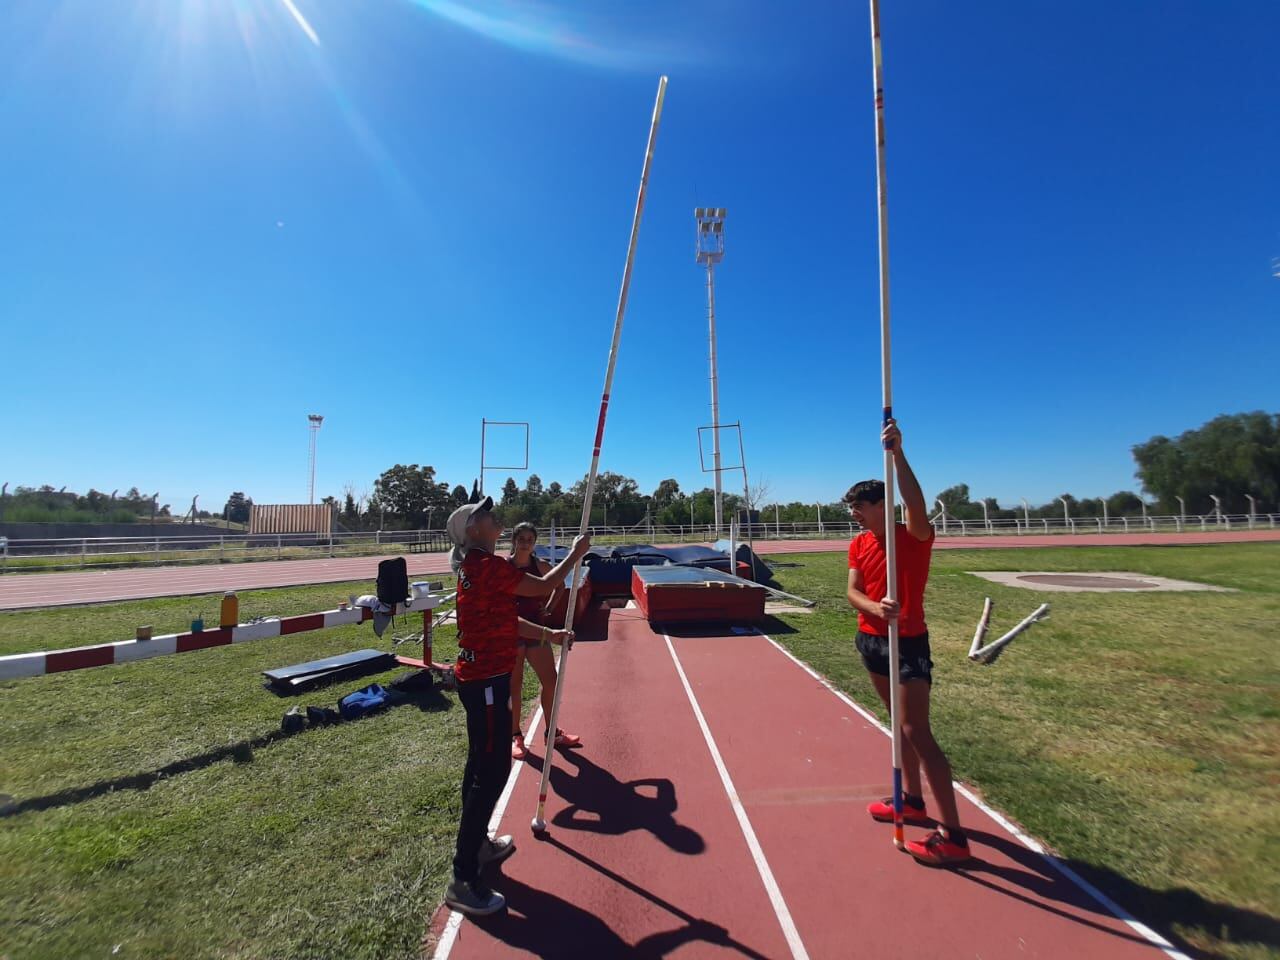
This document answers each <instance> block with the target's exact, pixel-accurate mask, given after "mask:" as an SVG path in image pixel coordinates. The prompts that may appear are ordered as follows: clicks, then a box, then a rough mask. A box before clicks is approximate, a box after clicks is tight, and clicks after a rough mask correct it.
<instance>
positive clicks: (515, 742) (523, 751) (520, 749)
mask: <svg viewBox="0 0 1280 960" xmlns="http://www.w3.org/2000/svg"><path fill="white" fill-rule="evenodd" d="M528 755H529V750H528V749H527V748H526V747H525V745H524V734H523V733H516V734H512V737H511V759H512V760H523V759H524V758H525V757H526V756H528Z"/></svg>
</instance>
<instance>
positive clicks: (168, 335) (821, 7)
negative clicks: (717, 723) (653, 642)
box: [0, 0, 1280, 508]
mask: <svg viewBox="0 0 1280 960" xmlns="http://www.w3.org/2000/svg"><path fill="white" fill-rule="evenodd" d="M883 35H884V43H885V59H886V102H887V107H886V111H887V114H886V115H887V124H888V145H889V210H890V237H891V248H892V291H893V303H894V342H895V358H894V365H895V407H896V409H897V411H898V413H899V416H900V419H901V421H902V424H903V428H904V431H905V435H906V442H907V450H908V453H909V454H910V455H911V456H912V459H913V461H914V462H915V464H916V467H917V472H918V473H919V474H920V476H921V479H922V481H923V483H924V485H925V487H926V489H927V490H929V491H931V492H936V491H938V490H940V489H941V488H943V487H945V486H948V485H950V484H952V483H956V482H967V483H969V484H970V486H971V488H972V490H973V493H974V494H975V495H993V496H997V497H999V498H1000V499H1001V500H1002V501H1008V502H1011V503H1016V502H1017V498H1019V497H1021V496H1027V497H1029V498H1031V499H1032V500H1033V501H1038V500H1047V499H1049V498H1050V497H1052V496H1054V495H1056V494H1058V493H1061V492H1063V491H1066V490H1070V491H1071V492H1073V493H1076V494H1077V495H1080V496H1090V495H1099V494H1109V493H1111V492H1113V491H1115V490H1117V489H1120V488H1125V487H1131V486H1133V479H1132V461H1131V458H1130V456H1129V447H1130V446H1131V445H1132V444H1133V443H1135V442H1138V441H1141V440H1144V439H1146V438H1147V437H1149V436H1151V435H1152V434H1155V433H1178V432H1180V431H1182V430H1184V429H1187V428H1190V427H1195V426H1198V425H1199V424H1201V423H1202V422H1204V421H1205V420H1207V419H1209V418H1211V417H1212V416H1214V415H1216V414H1218V413H1221V412H1236V411H1242V410H1252V409H1259V408H1264V409H1268V410H1272V411H1274V410H1276V409H1277V403H1276V401H1277V398H1278V397H1280V388H1278V387H1277V383H1278V382H1280V378H1277V375H1276V371H1277V361H1280V337H1277V335H1276V321H1277V319H1278V318H1280V280H1278V279H1273V278H1272V277H1271V275H1270V273H1271V269H1270V264H1271V259H1272V258H1273V257H1277V256H1280V176H1277V169H1278V168H1277V158H1278V157H1280V119H1278V118H1280V108H1278V107H1277V99H1276V98H1277V90H1280V57H1278V56H1276V40H1275V38H1276V37H1277V36H1280V6H1278V5H1276V4H1275V3H1272V2H1269V0H1251V2H1242V0H1222V2H1216V3H1213V4H1209V3H1203V2H1177V0H1165V2H1155V0H1151V2H1137V0H1126V2H1123V3H1115V2H1107V3H1103V2H1081V3H1072V4H1067V3H1026V2H1013V0H1002V2H992V3H977V4H955V3H945V2H941V0H928V2H895V0H885V6H884V11H883ZM869 59H870V57H869V40H868V26H867V14H866V11H865V9H864V8H863V6H862V5H861V4H854V5H852V6H849V5H846V4H839V3H832V4H823V3H814V4H788V5H765V4H757V5H749V4H743V3H731V2H727V0H720V2H692V3H690V2H685V3H675V2H668V0H652V2H649V3H645V4H636V3H621V2H604V0H601V2H597V3H593V4H564V5H557V4H552V3H540V2H530V3H513V2H492V3H472V2H467V0H362V2H361V3H359V4H352V3H348V2H339V0H108V2H104V3H100V4H84V3H74V2H62V0H10V2H8V3H6V4H4V5H3V8H2V9H0V124H2V129H3V130H4V143H5V149H4V155H3V164H2V167H0V168H2V169H3V170H4V180H5V187H4V189H3V191H0V263H3V270H2V271H0V322H2V323H3V327H4V341H3V342H4V343H5V344H6V347H7V349H6V351H5V354H6V355H5V362H4V364H3V371H4V374H3V375H4V381H5V382H4V389H3V390H2V391H0V426H2V428H3V430H2V434H3V446H0V481H3V480H8V481H10V482H11V483H13V484H17V483H23V484H38V483H44V482H48V483H52V484H54V485H56V486H62V485H63V484H66V485H68V486H70V487H71V488H73V489H84V488H87V487H89V486H90V485H93V486H97V487H99V488H100V489H107V490H110V489H112V488H114V487H121V488H125V487H128V486H131V485H133V484H137V485H139V486H141V487H145V488H147V490H148V492H149V491H150V490H153V489H159V490H160V491H162V497H163V499H164V500H166V501H169V502H172V503H174V504H175V505H178V504H181V503H183V502H189V500H190V497H191V496H192V495H193V494H195V493H199V494H201V503H202V505H204V506H209V507H214V508H217V507H219V506H220V505H221V503H222V502H223V500H224V499H225V497H226V495H227V493H228V492H230V491H231V490H232V489H242V490H245V491H247V492H248V493H249V494H250V495H251V496H253V497H254V498H255V500H257V501H259V502H297V501H302V500H305V498H306V479H307V478H306V462H307V460H306V455H307V428H306V414H307V413H310V412H319V413H322V414H324V415H325V417H326V420H325V425H324V428H323V431H322V433H321V436H320V443H319V468H318V478H317V487H318V490H319V492H320V493H328V492H331V493H334V494H338V493H340V491H341V488H342V486H343V485H344V484H345V483H347V482H351V483H354V484H355V486H356V487H357V489H360V488H368V487H370V486H371V485H372V481H373V479H374V478H375V477H376V476H377V475H378V474H379V473H380V472H381V470H383V469H384V468H386V467H388V466H390V465H391V464H393V463H396V462H402V463H409V462H416V463H430V464H433V465H434V466H436V468H437V469H438V470H439V472H440V474H441V476H442V477H443V478H446V479H449V480H450V481H451V482H465V483H470V481H471V479H472V478H473V477H474V476H475V474H476V469H477V465H478V459H479V435H480V420H481V418H482V417H488V418H490V419H498V420H529V421H531V422H532V425H533V444H532V464H531V465H532V467H533V469H534V470H535V471H536V472H537V473H539V474H540V475H541V476H542V477H543V479H544V481H549V480H551V479H560V480H562V481H566V482H567V481H572V480H573V479H574V478H576V477H580V476H581V475H582V474H583V473H585V472H586V469H587V466H588V458H589V454H590V441H591V439H592V435H593V432H594V423H595V416H596V409H597V404H598V400H599V393H600V387H601V382H602V379H603V375H604V362H605V359H606V353H607V349H608V342H609V336H610V328H611V324H612V319H613V313H614V307H615V303H616V299H617V291H618V283H619V279H620V276H621V270H622V265H623V259H624V255H625V251H626V240H627V235H628V230H629V227H630V217H631V212H632V207H633V204H634V199H635V190H636V185H637V182H638V177H639V170H640V162H641V159H642V151H643V146H644V139H645V135H646V132H647V124H648V120H649V115H650V110H651V107H652V102H653V96H654V92H655V89H656V83H657V77H658V75H659V74H660V73H666V74H668V75H669V76H670V78H671V79H670V86H669V88H668V93H667V101H666V111H665V114H664V117H663V123H662V129H661V133H660V135H659V139H658V147H657V155H656V158H655V162H654V169H653V176H652V180H651V185H650V193H649V200H648V206H647V209H646V214H645V220H644V224H643V227H642V230H641V236H640V246H639V252H638V255H637V258H636V264H635V274H634V280H633V284H632V291H631V302H630V307H629V311H628V314H627V322H626V327H625V330H624V333H623V342H622V350H621V356H620V361H619V367H618V373H617V379H616V382H615V389H614V402H613V405H612V406H611V408H610V419H609V425H608V431H607V434H606V438H605V451H604V457H603V462H602V466H603V468H605V469H611V470H616V471H619V472H622V473H626V474H630V475H632V476H635V477H636V478H637V479H638V480H639V481H640V482H641V485H642V487H643V488H644V489H646V490H651V489H652V488H653V487H654V486H656V484H657V483H658V481H659V480H661V479H662V478H664V477H668V476H674V477H676V478H677V479H678V480H680V482H681V484H682V486H685V487H689V486H696V487H701V486H703V485H704V483H705V478H703V477H702V476H700V475H699V473H698V450H697V439H696V433H695V431H696V428H697V427H698V426H699V425H701V424H704V423H706V422H707V421H708V419H709V411H708V390H707V380H706V376H707V371H706V332H705V323H706V319H705V293H704V286H703V282H704V278H703V274H702V273H701V271H700V269H699V268H698V266H697V265H696V264H695V262H694V258H693V220H692V210H693V208H694V207H695V206H698V205H713V206H724V207H726V208H727V209H728V211H729V214H728V221H727V225H726V256H725V260H724V263H723V265H722V266H721V268H720V269H719V271H718V272H717V313H718V321H719V328H720V342H719V347H720V375H721V411H722V419H724V420H726V421H733V420H741V421H742V423H743V424H744V432H745V440H746V448H747V456H748V461H749V465H750V466H751V468H752V472H753V473H754V474H755V476H757V477H765V478H767V479H768V482H769V484H770V486H771V488H772V492H773V495H774V496H776V497H780V498H782V499H784V500H790V499H805V500H813V499H817V498H821V499H824V500H829V499H833V498H835V497H837V496H838V495H839V494H840V492H841V491H843V490H844V489H845V488H846V487H847V486H848V485H849V483H850V482H851V481H852V480H855V479H860V478H862V477H865V476H868V475H874V474H876V473H877V472H878V471H879V453H878V449H877V444H876V437H877V433H878V415H879V412H878V408H879V391H880V384H879V371H878V314H877V310H878V305H877V288H876V283H877V265H876V246H875V240H876V228H875V194H874V190H875V181H874V143H873V139H872V113H871V76H870V64H869ZM494 443H495V445H497V446H499V447H500V446H501V443H502V441H501V439H499V438H495V441H494ZM500 452H501V451H499V453H500ZM501 479H502V477H501V476H499V477H496V478H493V479H491V481H490V483H491V484H496V483H499V482H500V481H501ZM726 483H727V485H728V486H730V488H732V487H733V486H735V485H736V484H737V483H738V481H737V480H736V479H734V478H733V477H729V478H727V480H726Z"/></svg>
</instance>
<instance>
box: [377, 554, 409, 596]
mask: <svg viewBox="0 0 1280 960" xmlns="http://www.w3.org/2000/svg"><path fill="white" fill-rule="evenodd" d="M408 597H409V565H408V564H407V563H405V561H404V557H392V558H391V559H390V560H383V561H382V562H381V563H379V564H378V599H379V600H381V601H382V602H383V603H386V604H390V605H391V606H393V607H394V606H395V605H396V604H397V603H404V602H405V600H406V599H408Z"/></svg>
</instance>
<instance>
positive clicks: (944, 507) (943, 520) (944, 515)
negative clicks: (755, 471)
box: [933, 499, 947, 533]
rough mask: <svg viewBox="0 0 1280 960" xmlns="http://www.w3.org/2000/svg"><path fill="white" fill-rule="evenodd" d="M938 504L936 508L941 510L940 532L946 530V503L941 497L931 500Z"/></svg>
mask: <svg viewBox="0 0 1280 960" xmlns="http://www.w3.org/2000/svg"><path fill="white" fill-rule="evenodd" d="M933 502H934V503H936V504H937V505H938V509H939V510H940V511H941V512H942V532H943V533H946V532H947V505H946V504H945V503H943V502H942V500H941V499H937V500H934V501H933Z"/></svg>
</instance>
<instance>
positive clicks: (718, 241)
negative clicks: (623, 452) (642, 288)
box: [693, 207, 724, 539]
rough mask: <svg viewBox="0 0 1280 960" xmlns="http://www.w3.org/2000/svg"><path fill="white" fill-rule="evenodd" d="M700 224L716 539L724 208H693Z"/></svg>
mask: <svg viewBox="0 0 1280 960" xmlns="http://www.w3.org/2000/svg"><path fill="white" fill-rule="evenodd" d="M693 218H694V221H695V222H696V223H697V254H696V259H697V262H698V263H700V264H703V265H704V266H705V267H706V268H707V342H708V355H709V357H710V363H711V443H712V447H711V450H712V457H713V458H714V461H715V477H716V504H715V523H716V538H717V539H718V538H719V537H720V527H721V525H722V524H723V522H724V506H723V499H722V497H723V494H722V493H721V489H720V380H719V376H718V374H717V371H716V283H715V268H716V264H718V263H719V262H720V261H721V260H723V259H724V207H698V208H697V209H696V210H694V211H693Z"/></svg>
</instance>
